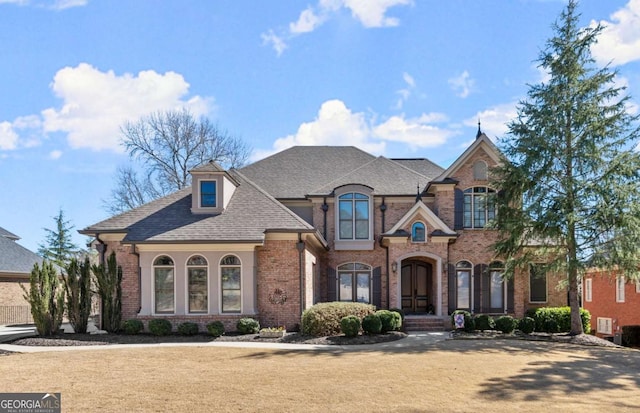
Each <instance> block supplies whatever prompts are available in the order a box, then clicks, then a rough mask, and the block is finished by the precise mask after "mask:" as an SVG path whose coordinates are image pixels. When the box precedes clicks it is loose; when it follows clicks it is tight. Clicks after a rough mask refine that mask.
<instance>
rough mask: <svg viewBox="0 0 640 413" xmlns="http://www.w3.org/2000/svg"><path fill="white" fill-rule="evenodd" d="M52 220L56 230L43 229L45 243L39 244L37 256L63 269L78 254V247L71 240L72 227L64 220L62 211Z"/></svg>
mask: <svg viewBox="0 0 640 413" xmlns="http://www.w3.org/2000/svg"><path fill="white" fill-rule="evenodd" d="M53 219H54V221H55V223H56V229H55V230H52V229H48V228H45V229H44V230H45V231H46V233H47V236H46V240H45V242H44V243H43V244H40V248H38V254H39V255H40V256H42V257H43V258H45V259H47V260H49V261H52V262H53V263H55V264H57V265H58V266H60V267H64V266H66V265H67V263H69V261H70V260H71V258H72V257H73V256H74V255H75V254H76V253H78V247H77V246H76V245H75V244H74V243H73V241H72V240H71V231H72V230H73V228H74V227H73V225H71V221H68V220H65V217H64V212H63V211H62V209H60V211H59V212H58V215H57V216H56V217H54V218H53Z"/></svg>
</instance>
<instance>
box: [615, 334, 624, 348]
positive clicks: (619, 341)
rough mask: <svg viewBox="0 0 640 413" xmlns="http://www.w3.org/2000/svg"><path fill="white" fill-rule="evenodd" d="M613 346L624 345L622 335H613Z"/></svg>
mask: <svg viewBox="0 0 640 413" xmlns="http://www.w3.org/2000/svg"><path fill="white" fill-rule="evenodd" d="M613 344H617V345H619V346H621V345H622V333H615V334H614V335H613Z"/></svg>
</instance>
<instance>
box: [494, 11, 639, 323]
mask: <svg viewBox="0 0 640 413" xmlns="http://www.w3.org/2000/svg"><path fill="white" fill-rule="evenodd" d="M576 9H577V1H575V0H570V1H569V3H568V4H567V6H566V9H564V10H563V12H562V14H561V15H560V17H559V19H558V20H557V21H556V22H555V24H554V25H553V29H554V35H553V36H552V37H551V38H550V39H549V40H548V41H547V43H546V48H545V49H544V50H543V51H542V52H541V54H540V56H539V59H538V63H539V66H540V67H541V68H542V69H543V70H545V71H546V72H548V74H549V80H548V81H544V82H542V83H540V84H536V85H533V86H530V90H529V92H528V98H527V99H525V100H524V101H522V102H521V103H520V104H519V106H518V116H517V118H516V119H515V120H513V121H511V122H510V124H509V125H508V126H509V133H508V134H507V136H506V138H505V139H503V140H502V142H501V149H502V151H503V153H504V154H505V156H506V158H508V159H506V160H505V162H504V163H503V164H502V166H500V167H499V168H497V169H496V170H495V171H494V177H495V181H496V182H495V185H497V187H499V188H502V189H503V190H502V191H501V193H500V196H499V197H498V199H497V206H498V214H497V218H496V221H495V225H496V228H497V229H498V230H499V231H500V235H501V237H500V240H499V241H498V242H496V243H495V244H494V250H495V252H496V253H497V255H499V256H501V257H503V258H504V259H505V275H506V276H512V275H513V274H514V272H515V270H516V269H517V268H523V269H525V268H527V267H528V266H529V265H530V263H532V262H539V261H541V260H543V259H544V260H546V262H547V263H548V264H547V265H546V269H547V270H548V271H552V272H556V273H560V274H566V282H567V284H568V290H569V305H570V307H571V334H580V333H582V332H583V328H582V323H581V320H580V314H579V297H578V291H579V288H578V286H579V280H580V278H581V276H582V274H584V272H585V270H586V269H587V268H589V267H590V266H597V267H600V268H605V269H611V270H616V271H621V272H623V274H624V275H625V276H627V277H629V278H637V277H638V265H639V258H640V254H639V252H640V249H639V248H638V246H640V173H639V171H640V154H639V153H638V152H637V151H636V150H635V148H636V145H637V144H638V140H639V138H640V128H639V127H638V116H633V115H631V114H630V113H629V112H628V111H627V104H628V102H629V96H625V95H624V88H623V87H618V86H616V85H615V83H614V80H615V76H616V72H615V71H613V70H611V69H610V68H609V67H604V68H598V67H596V65H595V61H594V59H593V58H592V56H591V49H590V47H591V46H592V45H593V44H594V43H595V42H596V41H597V36H598V34H599V33H600V32H601V31H602V27H600V26H597V27H583V28H581V27H579V26H578V18H579V14H578V13H577V10H576ZM532 245H535V246H536V248H528V247H530V246H532Z"/></svg>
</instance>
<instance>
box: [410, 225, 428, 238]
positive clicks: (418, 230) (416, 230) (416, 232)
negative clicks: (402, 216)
mask: <svg viewBox="0 0 640 413" xmlns="http://www.w3.org/2000/svg"><path fill="white" fill-rule="evenodd" d="M424 232H425V231H424V224H423V223H422V222H416V223H415V224H413V230H412V231H411V237H412V238H413V241H414V242H424V239H425V234H424Z"/></svg>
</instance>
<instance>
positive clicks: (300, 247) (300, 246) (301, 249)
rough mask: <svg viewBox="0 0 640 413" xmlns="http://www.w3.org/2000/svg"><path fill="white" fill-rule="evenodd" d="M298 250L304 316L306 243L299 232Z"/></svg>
mask: <svg viewBox="0 0 640 413" xmlns="http://www.w3.org/2000/svg"><path fill="white" fill-rule="evenodd" d="M296 248H297V249H298V263H299V271H300V316H302V312H303V311H304V300H303V298H304V268H303V265H302V260H303V255H302V254H303V252H304V241H303V240H302V234H301V233H299V232H298V242H297V243H296Z"/></svg>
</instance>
